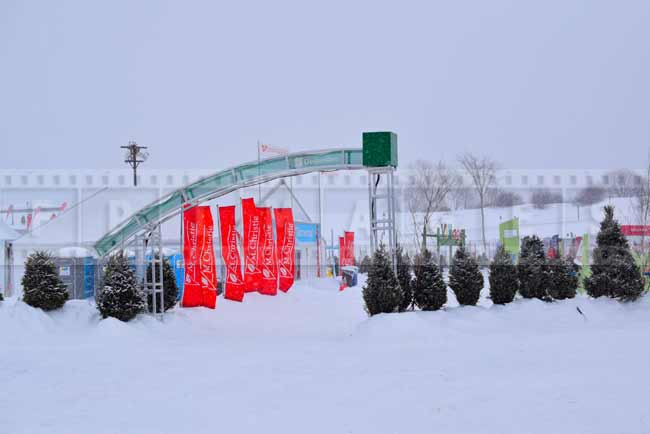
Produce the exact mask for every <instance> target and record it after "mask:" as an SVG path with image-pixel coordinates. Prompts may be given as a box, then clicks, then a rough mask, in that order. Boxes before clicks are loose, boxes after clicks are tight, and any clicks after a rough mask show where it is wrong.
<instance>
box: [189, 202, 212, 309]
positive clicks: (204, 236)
mask: <svg viewBox="0 0 650 434" xmlns="http://www.w3.org/2000/svg"><path fill="white" fill-rule="evenodd" d="M183 221H184V237H183V242H184V248H183V257H184V261H185V284H184V289H183V301H182V305H183V306H184V307H195V306H205V307H209V308H210V309H214V308H215V306H216V303H217V274H216V267H215V260H214V247H213V245H212V231H213V229H214V223H213V221H212V213H211V212H210V207H209V206H195V207H194V208H190V209H188V210H187V211H184V212H183Z"/></svg>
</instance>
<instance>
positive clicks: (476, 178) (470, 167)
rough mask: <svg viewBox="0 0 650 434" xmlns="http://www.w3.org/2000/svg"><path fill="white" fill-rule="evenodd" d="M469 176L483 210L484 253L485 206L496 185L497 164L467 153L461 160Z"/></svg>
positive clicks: (485, 245) (486, 158) (488, 159)
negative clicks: (491, 190)
mask: <svg viewBox="0 0 650 434" xmlns="http://www.w3.org/2000/svg"><path fill="white" fill-rule="evenodd" d="M459 162H460V164H461V165H462V166H463V168H464V169H465V171H466V172H467V174H468V175H469V176H470V178H471V179H472V183H473V184H474V190H476V194H477V195H478V200H479V207H480V208H481V234H482V237H483V251H484V252H486V251H487V242H486V241H485V206H486V205H487V200H486V199H487V198H488V194H489V192H490V189H491V188H492V187H494V185H495V175H496V171H497V163H496V162H495V161H494V160H492V159H490V158H489V157H486V156H483V157H478V156H476V155H474V154H471V153H467V154H465V155H463V156H462V157H460V158H459Z"/></svg>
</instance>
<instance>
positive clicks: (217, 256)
mask: <svg viewBox="0 0 650 434" xmlns="http://www.w3.org/2000/svg"><path fill="white" fill-rule="evenodd" d="M216 208H217V218H216V221H217V223H216V224H215V227H216V232H217V236H218V237H219V240H218V242H217V245H218V246H219V253H221V254H220V255H216V254H215V255H214V264H215V266H218V264H219V261H218V258H219V256H221V259H222V261H223V264H224V266H225V264H226V261H225V260H223V249H222V246H223V244H222V239H221V214H219V205H216ZM212 248H213V249H214V236H213V237H212ZM219 269H220V270H221V268H219ZM219 274H220V277H221V282H222V285H223V288H222V294H223V296H224V297H225V296H226V281H225V280H224V278H223V274H221V273H219ZM218 296H219V279H217V297H218Z"/></svg>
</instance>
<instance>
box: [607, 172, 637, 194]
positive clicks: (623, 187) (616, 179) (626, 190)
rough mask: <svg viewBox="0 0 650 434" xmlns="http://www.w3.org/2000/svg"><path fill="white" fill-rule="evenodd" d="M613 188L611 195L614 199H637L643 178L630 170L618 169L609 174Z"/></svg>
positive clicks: (610, 191)
mask: <svg viewBox="0 0 650 434" xmlns="http://www.w3.org/2000/svg"><path fill="white" fill-rule="evenodd" d="M607 176H608V178H609V182H610V184H611V187H609V194H610V195H611V196H613V197H635V196H636V195H637V190H638V189H639V188H640V184H641V176H640V175H639V174H637V173H634V171H632V170H630V169H618V170H614V171H612V172H609V173H608V174H607Z"/></svg>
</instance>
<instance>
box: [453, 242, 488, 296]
mask: <svg viewBox="0 0 650 434" xmlns="http://www.w3.org/2000/svg"><path fill="white" fill-rule="evenodd" d="M483 283H484V282H483V274H481V270H480V269H479V266H478V262H476V259H474V258H472V257H471V256H470V255H468V254H467V251H466V250H465V248H464V247H460V248H458V249H457V250H456V253H455V254H454V258H453V259H452V261H451V268H450V270H449V287H450V288H451V290H452V291H454V294H456V300H458V303H459V304H460V305H463V306H475V305H476V303H478V299H479V297H480V296H481V289H483Z"/></svg>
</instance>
